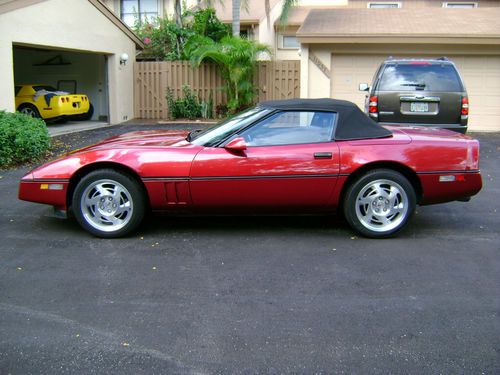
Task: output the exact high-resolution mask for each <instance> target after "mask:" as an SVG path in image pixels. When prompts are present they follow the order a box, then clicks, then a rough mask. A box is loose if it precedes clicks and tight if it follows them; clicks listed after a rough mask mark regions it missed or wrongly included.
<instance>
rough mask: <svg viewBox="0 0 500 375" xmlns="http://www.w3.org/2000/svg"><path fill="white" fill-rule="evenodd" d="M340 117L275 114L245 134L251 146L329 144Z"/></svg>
mask: <svg viewBox="0 0 500 375" xmlns="http://www.w3.org/2000/svg"><path fill="white" fill-rule="evenodd" d="M336 116H337V114H336V113H334V112H311V111H287V112H279V113H276V114H274V115H272V116H270V117H268V118H266V119H265V120H262V121H261V122H259V123H258V124H256V125H254V126H252V127H251V128H250V129H248V130H245V131H244V132H242V134H241V135H242V136H243V138H245V141H246V142H247V144H248V146H274V145H291V144H300V143H320V142H329V141H331V139H332V133H333V127H334V124H335V118H336Z"/></svg>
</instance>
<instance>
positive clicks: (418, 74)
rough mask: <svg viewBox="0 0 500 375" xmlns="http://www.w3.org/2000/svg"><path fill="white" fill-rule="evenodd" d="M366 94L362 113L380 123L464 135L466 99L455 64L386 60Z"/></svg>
mask: <svg viewBox="0 0 500 375" xmlns="http://www.w3.org/2000/svg"><path fill="white" fill-rule="evenodd" d="M359 89H360V90H361V91H367V92H368V95H367V96H366V103H365V111H366V112H367V113H368V114H369V115H370V117H371V118H372V119H374V120H375V121H378V122H381V123H391V124H401V123H404V124H408V123H410V124H412V125H419V126H432V127H439V128H445V129H450V130H455V131H457V132H460V133H465V132H466V131H467V120H468V117H469V99H468V97H467V92H466V91H465V86H464V84H463V82H462V79H461V78H460V74H459V73H458V71H457V68H456V67H455V64H454V63H453V62H451V61H450V60H448V59H447V58H445V57H442V58H438V59H391V58H390V59H388V60H386V61H384V62H383V63H382V65H381V66H380V68H379V69H378V70H377V73H376V74H375V77H374V78H373V83H372V86H371V87H369V86H368V85H367V84H360V85H359Z"/></svg>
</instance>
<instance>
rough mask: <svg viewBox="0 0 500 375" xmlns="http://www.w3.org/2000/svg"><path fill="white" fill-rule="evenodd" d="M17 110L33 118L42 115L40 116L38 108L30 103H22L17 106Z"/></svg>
mask: <svg viewBox="0 0 500 375" xmlns="http://www.w3.org/2000/svg"><path fill="white" fill-rule="evenodd" d="M17 110H18V111H19V112H21V113H23V114H25V115H27V116H30V117H34V118H41V117H42V116H40V112H39V111H38V109H37V108H36V107H35V106H34V105H31V104H22V105H20V106H19V108H18V109H17Z"/></svg>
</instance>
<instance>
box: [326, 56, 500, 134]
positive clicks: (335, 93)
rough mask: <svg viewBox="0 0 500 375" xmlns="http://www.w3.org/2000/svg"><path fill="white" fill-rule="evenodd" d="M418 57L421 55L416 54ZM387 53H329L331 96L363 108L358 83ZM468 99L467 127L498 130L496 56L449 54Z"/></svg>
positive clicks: (499, 69) (499, 77)
mask: <svg viewBox="0 0 500 375" xmlns="http://www.w3.org/2000/svg"><path fill="white" fill-rule="evenodd" d="M419 56H420V57H422V55H419ZM386 58H387V55H332V66H331V67H332V69H331V71H332V73H331V74H332V80H331V96H332V97H333V98H336V99H345V100H350V101H352V102H354V103H356V104H357V105H358V106H359V107H360V108H362V109H363V107H364V100H365V93H364V92H360V91H358V84H359V83H369V84H371V81H372V79H373V75H374V74H375V71H376V70H377V68H378V67H379V65H380V63H381V62H382V61H384V60H385V59H386ZM450 59H451V60H453V61H454V62H455V63H456V64H457V67H458V69H459V71H460V74H461V75H462V77H463V80H464V82H465V85H466V87H467V91H468V94H469V101H470V118H469V130H476V131H500V56H450Z"/></svg>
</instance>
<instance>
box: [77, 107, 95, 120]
mask: <svg viewBox="0 0 500 375" xmlns="http://www.w3.org/2000/svg"><path fill="white" fill-rule="evenodd" d="M93 115H94V106H93V105H92V103H89V110H88V111H87V112H85V113H84V114H83V115H80V120H82V121H88V120H90V119H91V118H92V116H93Z"/></svg>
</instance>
